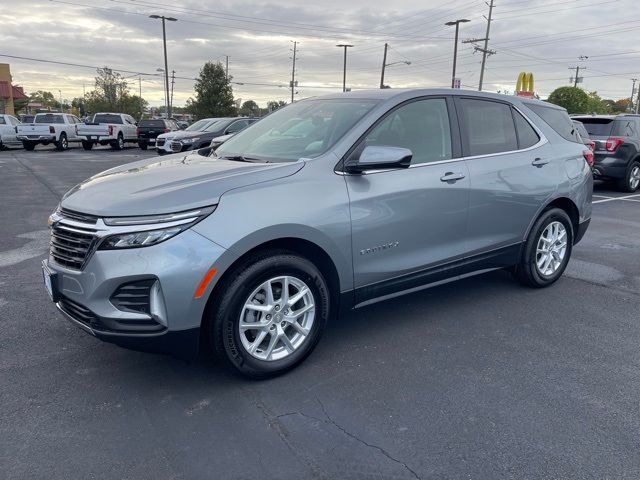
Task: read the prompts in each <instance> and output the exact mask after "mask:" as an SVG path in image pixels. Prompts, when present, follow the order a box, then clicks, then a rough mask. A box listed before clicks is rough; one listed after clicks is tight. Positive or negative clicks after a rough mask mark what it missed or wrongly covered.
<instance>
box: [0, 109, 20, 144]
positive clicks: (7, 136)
mask: <svg viewBox="0 0 640 480" xmlns="http://www.w3.org/2000/svg"><path fill="white" fill-rule="evenodd" d="M18 125H20V120H18V119H17V118H16V117H14V116H13V115H3V114H0V150H2V149H3V148H9V147H21V146H22V143H20V141H19V140H18V139H17V138H16V127H17V126H18Z"/></svg>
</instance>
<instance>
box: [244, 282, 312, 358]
mask: <svg viewBox="0 0 640 480" xmlns="http://www.w3.org/2000/svg"><path fill="white" fill-rule="evenodd" d="M314 319H315V304H314V297H313V293H312V291H311V289H310V288H309V287H308V286H307V284H306V283H305V282H303V281H302V280H300V279H299V278H296V277H292V276H280V277H274V278H271V279H270V280H267V281H266V282H264V283H262V284H261V285H260V286H258V287H257V288H256V289H255V290H254V291H253V292H252V293H251V295H249V297H248V298H247V299H246V301H245V302H244V306H243V308H242V312H241V313H240V323H239V329H240V339H241V341H242V345H243V347H244V348H245V350H246V351H247V352H248V353H249V354H250V355H251V356H253V357H255V358H257V359H260V360H266V361H273V360H280V359H283V358H285V357H288V356H289V355H291V354H292V353H293V352H295V351H296V350H298V349H299V348H300V347H301V346H302V345H303V344H304V342H305V340H306V339H307V338H308V337H309V333H310V332H311V328H312V326H313V323H314Z"/></svg>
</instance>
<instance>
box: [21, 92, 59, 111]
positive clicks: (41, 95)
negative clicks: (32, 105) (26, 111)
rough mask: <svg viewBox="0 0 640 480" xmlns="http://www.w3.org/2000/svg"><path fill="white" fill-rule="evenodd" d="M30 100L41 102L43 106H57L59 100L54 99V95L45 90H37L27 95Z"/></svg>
mask: <svg viewBox="0 0 640 480" xmlns="http://www.w3.org/2000/svg"><path fill="white" fill-rule="evenodd" d="M29 101H30V102H37V103H42V105H43V106H44V107H48V108H59V106H60V102H59V101H58V100H56V97H55V96H54V95H53V93H51V92H47V91H46V90H37V91H35V92H33V93H32V94H31V95H29Z"/></svg>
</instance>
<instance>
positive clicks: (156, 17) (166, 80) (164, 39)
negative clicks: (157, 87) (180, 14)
mask: <svg viewBox="0 0 640 480" xmlns="http://www.w3.org/2000/svg"><path fill="white" fill-rule="evenodd" d="M149 18H153V19H154V20H162V45H163V47H164V89H165V90H164V92H165V93H164V100H165V108H166V113H167V118H171V106H170V105H169V66H168V64H167V33H166V29H165V25H164V24H165V20H166V21H168V22H177V21H178V19H177V18H173V17H165V16H164V15H149Z"/></svg>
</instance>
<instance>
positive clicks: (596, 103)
mask: <svg viewBox="0 0 640 480" xmlns="http://www.w3.org/2000/svg"><path fill="white" fill-rule="evenodd" d="M588 97H589V100H588V101H587V110H586V112H585V113H600V114H603V113H611V112H610V109H609V107H608V105H607V104H606V103H605V102H604V100H602V98H601V97H600V95H598V92H590V93H589V95H588ZM580 113H582V112H580Z"/></svg>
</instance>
